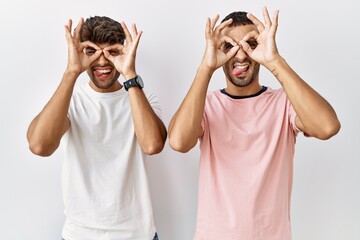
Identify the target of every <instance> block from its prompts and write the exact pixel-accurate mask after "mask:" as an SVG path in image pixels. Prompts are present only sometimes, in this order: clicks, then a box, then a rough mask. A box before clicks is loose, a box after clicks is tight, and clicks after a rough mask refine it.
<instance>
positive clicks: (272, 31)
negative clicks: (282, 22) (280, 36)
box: [270, 10, 279, 36]
mask: <svg viewBox="0 0 360 240" xmlns="http://www.w3.org/2000/svg"><path fill="white" fill-rule="evenodd" d="M278 20H279V10H276V11H275V12H274V16H273V19H272V25H271V28H270V34H272V35H274V36H275V34H276V31H277V28H278Z"/></svg>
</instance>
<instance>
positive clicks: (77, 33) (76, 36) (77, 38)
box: [74, 18, 84, 42]
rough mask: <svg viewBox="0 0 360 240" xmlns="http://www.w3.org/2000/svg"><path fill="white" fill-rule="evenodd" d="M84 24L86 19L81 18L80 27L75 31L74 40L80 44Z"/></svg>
mask: <svg viewBox="0 0 360 240" xmlns="http://www.w3.org/2000/svg"><path fill="white" fill-rule="evenodd" d="M83 24H84V18H80V20H79V23H78V25H77V26H76V28H75V29H74V38H75V39H76V40H78V41H79V42H80V31H81V27H82V25H83Z"/></svg>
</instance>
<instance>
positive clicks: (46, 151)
mask: <svg viewBox="0 0 360 240" xmlns="http://www.w3.org/2000/svg"><path fill="white" fill-rule="evenodd" d="M29 149H30V151H31V152H32V153H33V154H35V155H38V156H41V157H49V156H51V155H52V154H53V153H54V151H55V150H53V148H51V147H48V146H45V145H44V144H36V143H33V142H29ZM55 149H56V148H55Z"/></svg>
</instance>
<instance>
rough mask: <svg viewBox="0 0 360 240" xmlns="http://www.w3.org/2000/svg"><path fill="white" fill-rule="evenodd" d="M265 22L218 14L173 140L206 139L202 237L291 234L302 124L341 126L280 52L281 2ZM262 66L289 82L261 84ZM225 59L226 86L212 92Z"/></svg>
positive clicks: (253, 238) (316, 132) (278, 239)
mask: <svg viewBox="0 0 360 240" xmlns="http://www.w3.org/2000/svg"><path fill="white" fill-rule="evenodd" d="M263 16H264V18H265V23H264V24H263V23H262V22H261V21H259V20H258V19H257V18H256V17H254V16H253V15H251V14H248V13H246V12H233V13H231V14H229V15H228V16H227V17H225V19H224V20H223V21H222V23H221V24H220V25H218V26H216V22H217V20H218V19H219V16H217V17H215V18H214V19H212V20H210V19H208V21H207V25H206V51H205V55H204V57H203V60H202V62H201V65H200V67H199V68H198V71H197V74H196V76H195V80H194V82H193V84H192V86H191V88H190V90H189V92H188V93H187V95H186V97H185V99H184V101H183V103H182V104H181V106H180V108H179V109H178V111H177V112H176V113H175V115H174V117H173V118H172V120H171V122H170V126H169V140H170V141H169V142H170V146H171V147H172V148H174V149H175V150H177V151H180V152H187V151H189V150H190V149H192V148H193V147H194V146H195V145H196V144H197V141H198V140H200V150H201V156H200V174H199V197H198V214H197V225H196V232H195V236H194V240H219V239H223V240H241V239H245V240H290V239H291V227H290V197H291V189H292V177H293V174H292V170H293V157H294V149H295V140H296V136H297V134H298V132H299V131H302V132H304V133H305V134H306V135H308V136H313V137H316V138H319V139H328V138H330V137H331V136H333V135H335V134H336V133H337V132H338V131H339V129H340V123H339V121H338V119H337V116H336V114H335V111H334V110H333V108H332V107H331V106H330V104H328V103H327V101H326V100H325V99H324V98H322V97H321V96H320V95H319V94H318V93H317V92H316V91H315V90H313V89H312V88H311V87H310V86H309V85H308V84H306V82H305V81H303V80H302V79H301V78H300V77H299V76H298V75H297V74H296V73H295V72H294V71H293V70H292V69H291V67H290V66H289V65H288V64H287V63H286V61H285V60H284V59H283V58H282V57H281V56H280V54H279V52H278V50H277V48H276V43H275V33H276V30H277V24H278V11H276V12H275V14H274V17H273V18H272V19H270V17H269V14H268V11H267V9H266V8H264V10H263ZM260 65H263V66H264V67H266V68H267V69H268V70H269V71H271V72H272V73H273V75H274V76H275V77H276V79H277V80H278V81H279V82H280V84H281V85H282V88H280V89H276V90H273V89H271V88H269V87H265V86H262V85H261V84H260V83H259V68H260ZM221 66H223V70H224V73H225V78H226V88H224V89H221V90H217V91H214V92H212V93H208V94H207V90H208V85H209V82H210V79H211V77H212V74H213V73H214V71H215V70H216V69H218V68H219V67H221Z"/></svg>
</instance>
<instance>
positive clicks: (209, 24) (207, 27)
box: [205, 18, 211, 39]
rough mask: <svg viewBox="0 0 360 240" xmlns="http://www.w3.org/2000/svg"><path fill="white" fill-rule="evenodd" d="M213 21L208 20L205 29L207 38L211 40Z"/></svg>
mask: <svg viewBox="0 0 360 240" xmlns="http://www.w3.org/2000/svg"><path fill="white" fill-rule="evenodd" d="M210 26H211V20H210V18H207V19H206V27H205V37H206V39H209V38H210V37H211V27H210Z"/></svg>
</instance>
